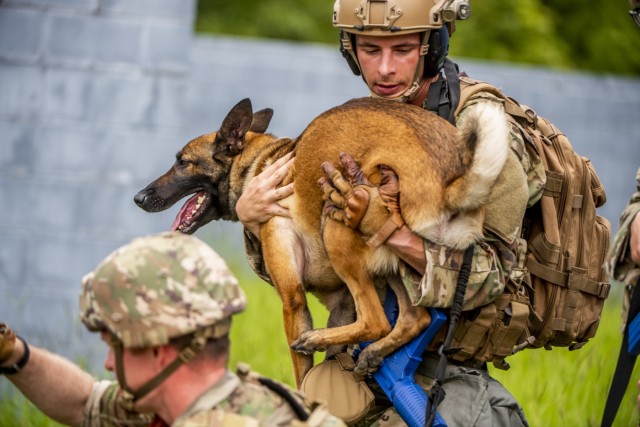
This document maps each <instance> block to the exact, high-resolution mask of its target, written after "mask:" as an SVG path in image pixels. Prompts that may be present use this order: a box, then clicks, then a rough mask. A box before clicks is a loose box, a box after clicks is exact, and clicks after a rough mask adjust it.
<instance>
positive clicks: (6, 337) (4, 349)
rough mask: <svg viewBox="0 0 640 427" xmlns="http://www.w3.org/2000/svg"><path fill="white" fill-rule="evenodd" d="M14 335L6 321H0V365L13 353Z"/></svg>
mask: <svg viewBox="0 0 640 427" xmlns="http://www.w3.org/2000/svg"><path fill="white" fill-rule="evenodd" d="M15 342H16V335H15V334H14V333H13V331H12V330H11V328H9V326H8V325H7V324H6V323H0V365H3V364H4V363H6V362H7V360H9V359H10V358H11V356H12V355H13V347H14V345H15Z"/></svg>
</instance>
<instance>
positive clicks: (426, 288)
mask: <svg viewBox="0 0 640 427" xmlns="http://www.w3.org/2000/svg"><path fill="white" fill-rule="evenodd" d="M520 248H522V249H524V247H523V246H520ZM424 249H425V255H426V259H427V267H426V269H425V272H424V274H423V275H420V274H418V273H417V272H416V271H415V270H413V269H412V268H411V267H408V266H406V265H405V264H404V263H401V265H400V275H401V277H402V280H403V283H404V285H405V288H406V289H407V291H408V292H409V296H410V297H411V301H412V302H413V304H415V305H420V306H423V307H437V308H445V307H451V305H452V304H453V297H454V294H455V290H456V285H457V283H458V276H459V273H460V268H461V267H462V261H463V258H464V250H454V249H451V248H447V247H445V246H441V245H437V244H434V243H432V242H429V241H427V240H424ZM516 252H520V253H521V256H520V257H518V256H516V255H515V254H514V252H513V251H512V250H511V249H509V248H507V246H506V245H505V244H504V243H502V242H501V241H500V240H499V239H492V238H487V239H486V240H485V241H483V242H479V243H477V244H476V245H475V246H474V253H473V259H472V261H471V274H470V275H469V281H468V283H467V291H466V293H465V298H464V304H463V307H462V309H463V310H472V309H474V308H476V307H480V306H483V305H486V304H488V303H490V302H491V301H493V300H494V299H496V297H498V296H499V295H500V294H502V292H503V291H504V288H505V286H506V283H507V281H508V280H509V279H510V278H513V279H514V280H515V281H520V282H521V280H522V277H523V276H524V274H523V273H524V272H523V268H522V267H521V264H523V263H524V251H516ZM519 266H520V267H519Z"/></svg>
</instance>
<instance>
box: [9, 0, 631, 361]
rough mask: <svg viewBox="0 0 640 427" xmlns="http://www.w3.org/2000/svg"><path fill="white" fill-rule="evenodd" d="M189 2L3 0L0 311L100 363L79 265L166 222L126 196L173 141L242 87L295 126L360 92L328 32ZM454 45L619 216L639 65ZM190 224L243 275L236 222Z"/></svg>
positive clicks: (23, 328)
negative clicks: (270, 25)
mask: <svg viewBox="0 0 640 427" xmlns="http://www.w3.org/2000/svg"><path fill="white" fill-rule="evenodd" d="M194 12H195V2H194V1H193V0H58V1H53V0H49V1H47V0H23V1H18V0H11V1H9V0H5V1H1V0H0V242H1V243H0V320H4V321H7V322H9V323H11V324H12V325H14V326H15V327H16V329H18V330H19V331H20V332H21V333H22V334H23V335H24V336H26V337H29V339H31V340H32V341H33V342H34V343H37V344H40V345H46V346H49V347H51V348H53V349H55V350H56V351H60V352H62V353H63V354H65V355H68V356H71V357H74V358H78V357H85V358H87V361H88V363H89V365H90V366H92V367H94V368H96V369H97V367H99V366H100V363H101V361H102V360H101V358H102V355H103V353H102V350H101V347H100V346H97V345H94V344H95V343H96V342H97V338H96V337H95V336H92V335H89V334H87V333H86V332H84V330H83V328H82V326H81V325H80V323H79V321H78V311H77V295H78V292H79V284H80V278H81V276H82V275H83V274H85V273H86V272H88V271H90V270H91V269H93V268H94V267H95V265H96V264H97V263H98V262H99V261H100V260H101V259H102V258H103V257H104V256H105V255H107V254H108V253H109V252H110V251H112V250H113V249H115V248H116V247H117V246H119V245H121V244H123V243H125V242H126V241H128V240H130V239H131V238H133V237H134V236H137V235H141V234H147V233H152V232H158V231H161V230H165V229H167V228H168V227H169V225H170V224H171V221H172V219H173V217H174V215H175V214H176V212H177V209H178V207H174V208H172V209H171V210H169V211H167V212H165V213H160V214H155V215H151V214H146V213H144V212H142V211H141V210H139V209H138V208H137V207H136V206H135V205H134V203H133V201H132V197H133V195H134V194H135V193H136V192H137V191H138V190H139V189H141V188H142V187H144V186H145V185H146V184H147V183H148V182H149V181H150V180H151V179H153V178H155V177H157V176H158V175H160V174H161V173H163V172H164V171H165V170H166V169H168V168H169V167H170V165H171V164H172V162H173V156H174V154H175V152H176V151H177V150H178V149H179V148H180V147H182V146H183V145H184V144H185V143H186V142H187V140H188V139H190V138H192V137H195V136H197V135H199V134H202V133H205V132H209V131H211V130H215V129H217V127H218V126H219V124H220V122H221V121H222V119H223V118H224V116H225V114H226V112H227V111H228V110H229V109H230V108H231V107H232V106H233V105H234V104H235V103H236V102H237V101H239V100H240V99H242V98H245V97H250V98H251V99H252V102H253V105H254V108H255V109H261V108H265V107H272V108H274V110H275V115H274V118H273V120H272V124H271V127H270V131H272V132H273V133H275V134H277V135H282V136H284V135H287V136H295V135H297V134H299V133H300V132H301V131H302V130H303V129H304V127H305V125H306V124H307V123H308V122H309V121H310V120H311V119H312V118H313V117H315V116H316V115H317V114H319V113H320V112H322V111H324V110H326V109H327V108H329V107H332V106H334V105H337V104H340V103H342V102H344V101H346V100H347V99H349V98H352V97H356V96H366V94H367V92H366V90H365V87H364V85H363V84H362V82H361V81H360V79H359V78H358V77H355V76H353V75H351V74H350V72H349V71H348V67H347V66H346V64H344V63H343V59H342V58H341V57H340V55H339V54H338V52H337V50H336V49H335V48H333V47H326V46H320V45H309V44H294V43H287V42H267V41H257V40H243V39H234V38H225V37H200V36H198V37H195V36H194V35H193V33H192V23H193V17H194ZM454 42H455V40H454ZM454 59H456V60H457V62H458V63H459V64H460V65H461V68H462V69H464V70H466V71H467V72H468V73H469V74H470V75H471V76H472V77H475V78H478V79H483V80H487V81H490V82H492V83H494V84H496V85H498V86H500V87H502V88H503V89H504V90H505V91H506V92H507V93H509V94H510V95H511V96H513V97H515V98H517V99H518V100H520V101H521V102H523V103H525V104H528V105H532V106H534V107H535V108H536V110H537V111H538V113H539V114H541V115H545V116H548V117H551V118H552V119H553V121H554V122H555V123H556V124H557V125H558V126H559V127H560V128H562V129H563V130H564V131H565V132H566V133H567V134H568V135H569V137H570V138H571V140H572V141H573V143H574V146H575V148H576V150H577V151H579V152H580V153H582V154H583V155H585V156H588V157H590V158H591V159H592V161H593V163H594V164H595V166H596V169H597V170H598V172H599V175H600V176H601V178H602V180H603V181H604V184H605V186H606V188H607V191H608V196H609V202H608V204H607V205H606V206H605V208H604V209H602V213H603V214H604V215H606V216H607V217H609V218H610V219H611V220H612V221H614V222H615V221H616V220H617V216H618V214H619V213H620V211H621V210H622V209H623V207H624V205H625V204H626V202H627V200H628V198H629V196H630V194H631V192H632V191H633V188H634V187H633V184H634V181H633V177H634V174H635V170H636V168H637V167H638V166H639V165H640V144H638V141H640V120H638V119H637V112H638V111H640V80H639V79H628V78H617V77H609V76H592V75H587V74H577V73H566V72H556V71H550V70H545V69H535V68H524V67H515V66H513V65H509V64H498V63H486V62H478V61H469V60H466V59H464V58H454ZM199 235H200V236H201V237H203V238H205V239H206V240H207V241H209V242H210V243H211V244H212V245H213V246H214V247H215V248H216V249H217V250H218V251H219V252H221V253H222V254H223V256H225V257H227V258H229V259H230V261H231V262H230V263H231V265H232V268H234V269H235V270H236V271H239V272H240V273H241V274H246V275H249V273H248V272H247V271H246V269H247V268H248V267H247V264H246V261H245V260H244V257H243V254H242V252H241V247H242V243H241V234H240V229H239V227H238V226H237V224H230V223H218V224H211V225H209V226H208V227H206V228H205V229H203V230H202V231H200V232H199Z"/></svg>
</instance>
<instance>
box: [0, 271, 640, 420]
mask: <svg viewBox="0 0 640 427" xmlns="http://www.w3.org/2000/svg"><path fill="white" fill-rule="evenodd" d="M242 283H243V287H244V289H245V290H246V292H247V295H248V298H249V305H248V308H247V310H246V311H245V312H244V313H242V314H240V315H238V316H237V317H236V318H235V320H234V325H233V328H232V334H231V340H232V350H231V361H230V366H231V367H232V368H233V367H234V366H235V364H236V363H237V362H238V361H243V362H248V363H250V365H251V367H252V368H253V369H254V370H255V371H258V372H260V373H262V374H263V375H267V376H271V377H273V378H275V379H278V380H280V381H283V382H286V383H288V384H290V385H293V384H294V380H293V373H292V369H291V360H290V357H289V349H288V348H287V344H286V340H285V336H284V329H283V326H282V304H281V303H280V300H279V298H278V296H277V294H276V292H275V290H274V289H273V288H272V287H271V286H269V285H267V284H265V283H264V282H262V281H259V280H257V279H255V276H253V277H252V278H251V279H250V280H249V279H245V280H243V281H242ZM620 300H621V298H620V295H619V293H617V294H614V295H613V296H612V297H610V299H609V300H608V301H607V302H606V305H605V309H604V312H603V316H602V321H601V324H600V328H599V330H598V334H597V336H596V338H594V339H593V340H592V342H590V343H588V344H587V345H586V346H585V347H584V348H582V349H580V350H578V351H575V352H570V351H568V350H566V349H564V348H555V349H554V350H552V351H545V350H543V349H537V350H525V351H523V352H521V353H519V354H517V355H515V356H512V357H510V358H509V359H508V361H509V363H510V364H511V369H510V370H508V371H500V370H497V369H493V368H491V374H492V375H493V376H494V377H495V378H496V379H497V380H499V381H500V382H501V383H502V384H504V385H505V387H507V389H508V390H509V391H511V393H513V395H514V396H515V397H516V399H517V400H518V401H519V402H520V404H521V405H522V406H523V407H524V410H525V413H526V415H527V418H528V419H529V423H530V425H532V426H551V427H555V426H597V425H599V421H600V418H601V416H602V412H603V410H604V404H605V399H606V396H607V393H608V389H609V383H610V382H611V378H612V377H613V371H614V369H615V364H616V360H617V357H618V352H619V349H620V344H621V341H622V335H621V334H620V332H619V327H620V307H621V301H620ZM309 305H310V307H311V310H312V312H313V316H314V322H315V325H316V327H322V326H323V325H325V324H326V319H327V313H326V310H325V309H324V308H323V307H322V306H320V304H319V303H318V302H317V301H316V300H315V298H313V297H310V298H309ZM53 350H55V349H53ZM322 357H323V354H322V353H318V354H316V361H318V362H319V361H320V360H321V359H322ZM638 379H640V364H638V365H636V369H635V371H634V374H633V376H632V380H631V382H630V384H629V386H628V387H627V391H626V394H625V397H624V400H623V402H622V405H621V407H620V411H619V412H618V417H617V419H616V423H615V424H614V426H619V427H622V426H630V425H637V422H638V410H637V409H636V396H637V395H638V389H637V387H636V381H637V380H638ZM13 426H44V427H57V426H59V424H56V423H54V422H53V421H51V420H49V419H48V418H47V417H45V416H44V415H42V414H41V413H40V412H39V411H38V410H37V409H35V408H34V407H33V405H31V404H30V403H28V402H26V401H25V399H24V398H22V397H21V396H20V395H19V393H17V392H15V389H13V387H12V386H10V385H9V383H8V381H6V379H2V378H0V427H13Z"/></svg>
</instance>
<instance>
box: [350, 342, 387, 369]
mask: <svg viewBox="0 0 640 427" xmlns="http://www.w3.org/2000/svg"><path fill="white" fill-rule="evenodd" d="M370 349H371V348H365V349H364V350H362V352H361V353H360V355H359V356H358V362H357V363H356V367H355V368H354V372H355V373H356V374H360V375H366V374H371V373H373V372H375V371H377V370H378V367H379V366H380V364H381V363H382V360H383V359H384V358H383V357H382V356H381V355H380V353H379V352H378V351H375V349H371V350H370Z"/></svg>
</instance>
